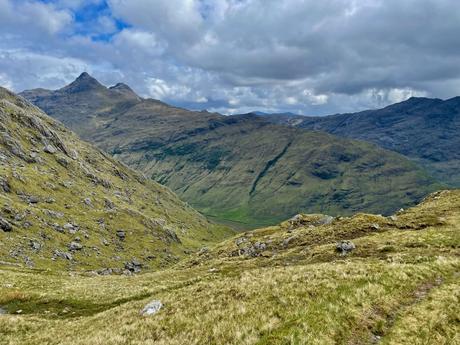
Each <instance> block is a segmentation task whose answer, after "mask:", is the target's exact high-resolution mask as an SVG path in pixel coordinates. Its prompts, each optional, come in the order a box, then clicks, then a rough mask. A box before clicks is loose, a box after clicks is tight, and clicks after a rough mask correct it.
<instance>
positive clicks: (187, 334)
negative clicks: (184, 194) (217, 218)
mask: <svg viewBox="0 0 460 345" xmlns="http://www.w3.org/2000/svg"><path fill="white" fill-rule="evenodd" d="M459 228H460V192H459V191H445V192H441V193H436V194H433V195H431V196H430V197H429V198H427V199H426V200H425V201H424V202H423V203H422V204H421V205H419V206H417V207H414V208H412V209H409V210H407V211H405V212H402V213H398V214H397V215H394V216H392V217H388V218H386V217H382V216H377V215H368V214H359V215H355V216H353V217H350V218H340V219H331V218H329V217H325V216H322V215H302V216H299V217H296V218H295V219H292V220H290V221H287V222H284V223H283V224H281V225H279V226H275V227H270V228H267V229H261V230H256V231H253V232H248V233H245V234H240V235H238V236H237V237H234V238H232V239H231V240H226V241H224V242H223V243H221V244H218V245H216V246H215V247H211V248H209V249H208V250H202V251H200V253H199V254H197V255H196V256H194V257H193V258H191V259H189V260H186V261H183V262H181V263H179V264H178V265H176V266H175V267H173V268H172V269H168V270H164V271H158V272H152V273H146V274H142V275H138V276H135V277H132V278H131V277H130V278H126V277H118V276H110V277H100V276H96V277H87V276H82V275H76V276H73V277H68V276H63V275H58V274H46V275H43V274H41V273H40V272H36V271H32V270H12V269H11V268H10V269H4V268H3V269H2V268H0V281H1V282H2V283H3V284H0V307H1V308H3V309H4V311H5V312H6V314H4V315H0V332H1V333H2V337H1V338H0V344H2V345H3V344H8V345H15V344H21V345H35V344H37V345H38V344H50V345H54V344H56V345H57V344H60V345H66V344H72V345H83V344H98V343H103V344H107V345H121V344H128V343H129V344H160V345H161V344H170V345H176V344H177V345H182V344H229V345H233V344H234V345H236V344H238V345H241V344H243V345H255V344H319V345H323V344H324V345H326V344H327V345H329V344H341V345H342V344H343V345H345V344H385V345H401V344H408V345H409V344H458V334H459V331H460V325H459V322H458V321H459V320H458V315H459V314H460V303H458V302H459V299H460V288H459V287H460V259H459V258H460V255H459V254H460V232H459ZM349 241H351V243H352V244H353V246H354V249H353V250H348V251H346V252H344V251H341V250H340V251H339V250H338V249H337V248H338V245H339V248H342V247H343V245H342V244H343V243H348V242H349ZM353 246H352V245H350V247H353ZM248 248H254V250H248ZM95 287H97V288H95ZM152 301H158V302H160V303H161V305H162V307H161V309H160V310H159V311H158V312H157V313H156V314H153V315H150V316H144V315H142V314H141V310H142V309H143V308H144V306H146V305H147V304H148V303H150V302H152ZM18 310H21V313H20V314H18V313H17V312H18ZM107 325H110V327H107Z"/></svg>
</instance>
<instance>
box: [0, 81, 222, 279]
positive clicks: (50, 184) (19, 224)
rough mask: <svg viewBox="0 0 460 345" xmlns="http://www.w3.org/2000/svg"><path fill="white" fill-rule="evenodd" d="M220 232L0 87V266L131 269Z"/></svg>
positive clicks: (157, 262)
mask: <svg viewBox="0 0 460 345" xmlns="http://www.w3.org/2000/svg"><path fill="white" fill-rule="evenodd" d="M226 233H228V230H225V229H223V228H222V227H217V226H215V225H213V224H210V223H209V222H208V221H207V220H206V219H205V218H204V217H203V216H201V215H200V214H199V213H198V212H196V211H194V210H193V209H192V208H190V207H189V206H187V205H185V204H184V203H182V202H181V201H180V200H179V199H178V198H177V197H176V196H175V195H174V194H173V193H172V192H171V191H169V190H168V189H167V188H165V187H163V186H160V185H158V184H156V183H154V182H152V181H149V180H147V179H145V177H143V176H141V175H140V174H138V173H135V172H133V171H132V170H130V169H128V168H127V167H125V166H124V165H122V164H120V163H118V162H116V161H115V160H113V159H112V158H110V157H108V156H107V155H105V154H104V153H102V152H100V151H99V150H97V149H95V148H94V147H92V146H91V145H89V144H86V143H84V142H82V141H80V140H79V139H78V138H77V136H76V135H74V134H73V133H71V132H70V131H69V130H68V129H66V128H65V127H64V126H62V125H61V124H59V123H57V122H56V121H55V120H52V119H51V118H49V117H48V116H46V115H45V114H44V113H42V112H41V111H40V110H39V109H38V108H36V107H35V106H33V105H31V104H30V103H28V102H27V101H25V100H24V99H22V98H18V97H17V96H15V95H14V94H12V93H10V92H9V91H7V90H6V89H3V88H0V260H1V261H2V262H8V263H11V264H18V265H27V266H30V267H38V268H68V269H104V268H113V269H117V270H123V269H124V268H125V267H126V268H128V269H129V270H131V271H134V270H136V271H137V270H138V269H139V268H140V267H143V268H149V267H150V268H155V267H163V266H165V265H167V264H171V263H174V262H176V261H177V260H178V258H179V257H182V256H183V255H184V251H189V250H192V249H195V248H199V247H201V246H202V244H203V243H206V242H209V241H213V240H216V239H220V238H222V236H223V235H225V234H226Z"/></svg>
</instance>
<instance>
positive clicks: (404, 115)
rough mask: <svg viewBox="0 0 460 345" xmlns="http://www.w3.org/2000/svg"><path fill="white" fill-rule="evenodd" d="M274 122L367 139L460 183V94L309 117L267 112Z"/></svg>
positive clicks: (445, 179)
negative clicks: (445, 97) (372, 108)
mask: <svg viewBox="0 0 460 345" xmlns="http://www.w3.org/2000/svg"><path fill="white" fill-rule="evenodd" d="M263 117H264V119H265V120H268V121H270V122H272V123H277V124H284V125H288V126H292V127H297V128H304V129H308V130H315V131H322V132H327V133H330V134H334V135H338V136H341V137H346V138H352V139H358V140H364V141H368V142H372V143H375V144H377V145H379V146H380V147H382V148H385V149H387V150H392V151H395V152H398V153H400V154H402V155H404V156H406V157H407V158H409V159H411V160H412V161H414V162H416V163H417V164H419V165H420V166H422V167H423V168H425V169H426V170H427V171H428V172H429V173H430V174H431V175H432V176H434V177H435V178H437V179H438V180H440V181H443V182H444V183H446V184H447V185H449V186H451V187H460V169H459V168H460V150H459V149H458V148H459V147H460V136H459V135H458V134H459V132H460V97H454V98H451V99H448V100H441V99H437V98H435V99H431V98H423V97H418V98H417V97H412V98H410V99H408V100H406V101H404V102H401V103H397V104H393V105H390V106H387V107H385V108H383V109H376V110H366V111H361V112H358V113H348V114H337V115H331V116H321V117H309V116H300V115H292V114H272V115H263Z"/></svg>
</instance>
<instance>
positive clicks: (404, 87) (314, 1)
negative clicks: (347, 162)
mask: <svg viewBox="0 0 460 345" xmlns="http://www.w3.org/2000/svg"><path fill="white" fill-rule="evenodd" d="M459 33H460V3H459V2H458V1H457V0H322V1H318V0H108V1H104V0H55V1H52V0H48V1H45V0H42V1H39V0H28V1H25V0H24V1H22V0H0V85H3V86H6V87H9V88H12V89H14V90H15V91H22V90H23V89H29V88H35V87H44V88H53V89H54V88H59V87H62V86H63V85H64V84H67V83H68V82H70V81H72V80H73V79H75V77H77V76H78V75H79V74H80V73H81V72H83V71H88V72H89V73H91V74H93V75H94V76H95V77H96V78H98V79H99V80H101V81H102V82H103V83H105V84H108V85H110V84H115V83H116V82H119V81H123V82H125V83H127V84H129V85H130V86H132V87H133V89H134V90H135V91H137V92H138V93H139V94H141V95H142V96H145V97H153V98H157V99H161V100H163V101H166V102H169V103H173V104H175V105H180V106H184V107H188V108H194V109H210V110H217V111H221V112H223V113H238V112H247V111H253V110H260V111H266V112H277V111H283V112H284V111H291V112H295V113H302V114H327V113H335V112H346V111H357V110H362V109H364V108H373V107H380V106H383V105H386V104H389V103H394V102H398V101H402V100H404V99H406V98H408V97H410V96H430V97H440V98H449V97H453V96H457V95H460V34H459Z"/></svg>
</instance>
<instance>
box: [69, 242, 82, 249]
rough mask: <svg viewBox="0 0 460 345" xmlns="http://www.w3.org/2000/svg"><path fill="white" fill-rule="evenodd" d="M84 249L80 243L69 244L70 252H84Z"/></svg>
mask: <svg viewBox="0 0 460 345" xmlns="http://www.w3.org/2000/svg"><path fill="white" fill-rule="evenodd" d="M82 249H83V246H82V245H81V244H80V243H78V242H75V241H74V242H70V244H69V250H71V251H76V250H82Z"/></svg>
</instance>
